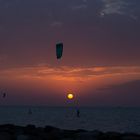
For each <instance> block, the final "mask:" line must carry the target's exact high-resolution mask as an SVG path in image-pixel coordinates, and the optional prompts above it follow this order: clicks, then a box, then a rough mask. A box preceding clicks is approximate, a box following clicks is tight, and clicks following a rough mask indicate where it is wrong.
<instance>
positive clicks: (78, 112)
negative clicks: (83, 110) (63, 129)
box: [76, 109, 80, 118]
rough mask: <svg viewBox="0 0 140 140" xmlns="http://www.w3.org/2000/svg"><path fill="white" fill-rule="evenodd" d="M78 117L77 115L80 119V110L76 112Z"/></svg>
mask: <svg viewBox="0 0 140 140" xmlns="http://www.w3.org/2000/svg"><path fill="white" fill-rule="evenodd" d="M76 113H77V114H76V115H77V117H78V118H79V117H80V110H79V109H77V111H76Z"/></svg>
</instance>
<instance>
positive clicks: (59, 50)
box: [56, 43, 63, 59]
mask: <svg viewBox="0 0 140 140" xmlns="http://www.w3.org/2000/svg"><path fill="white" fill-rule="evenodd" d="M62 55H63V43H57V44H56V56H57V59H60V58H61V57H62Z"/></svg>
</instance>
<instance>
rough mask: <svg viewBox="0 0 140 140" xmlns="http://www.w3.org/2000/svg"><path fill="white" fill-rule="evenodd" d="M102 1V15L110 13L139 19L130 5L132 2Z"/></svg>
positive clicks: (123, 0) (120, 0)
mask: <svg viewBox="0 0 140 140" xmlns="http://www.w3.org/2000/svg"><path fill="white" fill-rule="evenodd" d="M102 2H103V9H102V10H101V12H100V15H101V16H102V17H103V16H106V15H110V14H118V15H127V16H129V17H130V18H133V19H137V16H136V15H134V14H133V13H132V10H131V8H130V7H129V6H130V5H132V4H131V3H129V2H128V1H126V0H102Z"/></svg>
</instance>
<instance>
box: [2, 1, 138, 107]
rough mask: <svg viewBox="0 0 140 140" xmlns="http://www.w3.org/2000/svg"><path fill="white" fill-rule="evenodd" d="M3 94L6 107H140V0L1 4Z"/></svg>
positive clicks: (12, 2) (4, 2)
mask: <svg viewBox="0 0 140 140" xmlns="http://www.w3.org/2000/svg"><path fill="white" fill-rule="evenodd" d="M57 42H63V44H64V53H63V57H62V59H61V60H57V59H56V52H55V51H56V50H55V45H56V43H57ZM0 89H1V93H3V92H6V93H7V97H6V99H2V97H0V105H49V106H56V105H59V106H63V105H64V106H65V105H66V106H67V105H80V106H140V0H0ZM69 92H72V93H74V94H75V99H74V101H68V100H67V98H66V97H67V93H69Z"/></svg>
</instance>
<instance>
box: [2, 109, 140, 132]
mask: <svg viewBox="0 0 140 140" xmlns="http://www.w3.org/2000/svg"><path fill="white" fill-rule="evenodd" d="M76 111H77V108H76V107H45V106H0V124H15V125H22V126H26V125H28V124H34V125H36V126H37V127H45V126H46V125H51V126H54V127H58V128H62V129H72V130H75V129H86V130H100V131H103V132H108V131H117V132H132V133H140V108H138V107H137V108H136V107H79V111H80V117H77V114H76Z"/></svg>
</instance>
